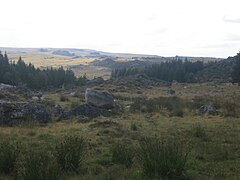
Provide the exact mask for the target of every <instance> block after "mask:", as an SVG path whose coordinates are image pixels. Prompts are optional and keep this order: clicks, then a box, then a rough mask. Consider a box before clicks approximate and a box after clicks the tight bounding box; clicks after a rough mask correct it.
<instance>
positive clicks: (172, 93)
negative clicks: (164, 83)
mask: <svg viewBox="0 0 240 180" xmlns="http://www.w3.org/2000/svg"><path fill="white" fill-rule="evenodd" d="M167 94H170V95H174V94H176V91H175V90H173V89H169V90H167Z"/></svg>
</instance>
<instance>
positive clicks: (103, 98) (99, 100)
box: [85, 88, 114, 109]
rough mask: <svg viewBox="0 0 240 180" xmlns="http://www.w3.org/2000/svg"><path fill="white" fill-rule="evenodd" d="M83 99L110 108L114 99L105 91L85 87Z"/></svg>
mask: <svg viewBox="0 0 240 180" xmlns="http://www.w3.org/2000/svg"><path fill="white" fill-rule="evenodd" d="M85 100H86V103H87V104H89V105H93V106H96V107H99V108H105V109H111V108H113V107H114V99H113V97H112V95H111V94H110V93H108V92H106V91H97V90H93V89H90V88H87V90H86V92H85Z"/></svg>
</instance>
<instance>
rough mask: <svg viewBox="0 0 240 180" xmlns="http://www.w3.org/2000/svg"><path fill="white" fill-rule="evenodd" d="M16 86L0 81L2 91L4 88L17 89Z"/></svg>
mask: <svg viewBox="0 0 240 180" xmlns="http://www.w3.org/2000/svg"><path fill="white" fill-rule="evenodd" d="M15 88H16V86H12V85H9V84H3V83H0V91H2V90H9V89H15Z"/></svg>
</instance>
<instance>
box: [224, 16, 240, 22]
mask: <svg viewBox="0 0 240 180" xmlns="http://www.w3.org/2000/svg"><path fill="white" fill-rule="evenodd" d="M223 21H224V22H226V23H240V18H228V17H226V16H224V17H223Z"/></svg>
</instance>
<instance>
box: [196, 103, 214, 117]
mask: <svg viewBox="0 0 240 180" xmlns="http://www.w3.org/2000/svg"><path fill="white" fill-rule="evenodd" d="M216 113H217V111H216V108H215V107H214V106H212V105H203V106H201V107H200V108H199V109H198V114H201V115H202V114H216Z"/></svg>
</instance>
